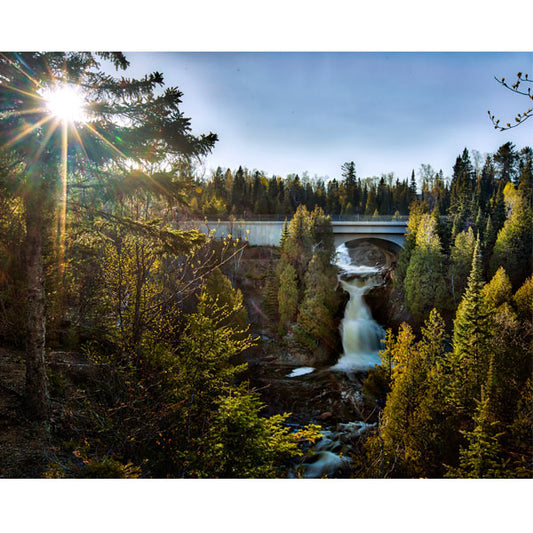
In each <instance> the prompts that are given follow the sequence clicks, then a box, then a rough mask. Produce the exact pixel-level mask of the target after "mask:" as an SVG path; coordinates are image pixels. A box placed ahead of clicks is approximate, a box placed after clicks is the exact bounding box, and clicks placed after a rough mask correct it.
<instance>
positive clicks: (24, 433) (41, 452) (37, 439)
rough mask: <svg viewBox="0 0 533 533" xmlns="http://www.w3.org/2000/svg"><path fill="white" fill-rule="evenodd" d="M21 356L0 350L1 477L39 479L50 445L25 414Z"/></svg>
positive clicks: (22, 356)
mask: <svg viewBox="0 0 533 533" xmlns="http://www.w3.org/2000/svg"><path fill="white" fill-rule="evenodd" d="M24 378H25V363H24V353H23V352H20V351H15V350H8V349H6V348H2V347H0V477H2V478H35V477H41V476H42V473H43V470H44V469H45V467H46V464H47V457H48V455H49V452H50V450H51V443H50V441H49V438H48V436H47V431H46V428H45V427H44V426H43V425H40V424H36V423H35V422H32V421H30V420H29V419H28V418H27V417H26V416H25V412H24V404H23V400H22V393H23V391H24Z"/></svg>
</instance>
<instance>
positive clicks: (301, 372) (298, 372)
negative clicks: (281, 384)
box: [285, 366, 315, 378]
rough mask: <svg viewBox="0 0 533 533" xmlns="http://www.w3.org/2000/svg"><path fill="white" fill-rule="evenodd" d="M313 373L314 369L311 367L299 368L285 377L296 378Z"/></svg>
mask: <svg viewBox="0 0 533 533" xmlns="http://www.w3.org/2000/svg"><path fill="white" fill-rule="evenodd" d="M314 371H315V369H314V368H313V367H312V366H301V367H299V368H295V369H294V370H293V371H292V372H291V373H290V374H287V375H286V376H285V377H287V378H295V377H298V376H305V375H306V374H310V373H311V372H314Z"/></svg>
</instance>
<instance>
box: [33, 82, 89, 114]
mask: <svg viewBox="0 0 533 533" xmlns="http://www.w3.org/2000/svg"><path fill="white" fill-rule="evenodd" d="M42 97H43V99H44V100H45V102H46V109H47V111H48V112H49V113H51V114H52V115H53V116H54V117H56V118H57V119H59V120H60V121H62V122H63V123H75V122H85V121H86V120H87V114H86V107H85V99H84V97H83V94H82V92H81V89H80V88H79V87H78V86H76V85H72V84H69V85H58V86H56V87H54V88H52V89H49V90H47V91H45V92H44V93H43V94H42Z"/></svg>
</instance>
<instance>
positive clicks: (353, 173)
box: [191, 142, 533, 217]
mask: <svg viewBox="0 0 533 533" xmlns="http://www.w3.org/2000/svg"><path fill="white" fill-rule="evenodd" d="M532 153H533V152H532V149H531V148H530V147H529V146H526V147H524V148H523V149H517V148H516V147H515V145H514V144H513V143H511V142H507V143H505V144H503V145H502V146H500V148H499V149H498V150H497V151H496V153H494V154H487V155H486V158H485V161H484V164H483V165H482V166H481V165H478V164H476V165H474V164H473V162H472V157H471V154H470V152H469V151H468V149H467V148H465V149H464V151H463V153H462V154H460V155H458V156H457V159H456V162H455V165H454V167H453V171H452V176H451V177H446V176H444V173H443V171H442V170H439V171H435V170H434V169H433V168H432V167H431V165H428V164H422V165H421V167H420V169H419V171H418V173H417V175H415V171H414V170H413V171H412V172H411V176H410V178H405V179H400V178H398V177H395V175H394V173H388V174H383V175H381V176H380V177H365V178H361V177H359V176H358V175H357V170H356V165H355V163H354V162H353V161H349V162H346V163H344V164H343V165H342V167H341V178H340V179H337V178H333V179H331V180H329V181H328V180H325V179H324V178H317V177H315V178H309V177H308V176H307V175H306V174H304V175H303V176H302V177H300V176H299V175H298V174H289V175H287V176H286V177H285V178H282V177H281V176H276V175H273V176H271V177H267V176H266V174H265V173H264V172H260V171H257V170H254V171H250V170H248V169H247V168H243V167H242V166H240V167H239V168H238V169H237V170H231V169H229V168H227V169H226V170H223V169H222V168H221V167H218V168H217V169H216V170H215V171H214V172H212V173H211V175H210V176H209V177H208V178H201V179H200V178H196V180H195V184H196V191H195V194H194V196H193V198H192V199H191V208H192V209H193V210H194V211H198V212H200V213H202V214H204V215H220V216H223V215H234V216H244V217H246V216H248V217H250V216H253V215H288V216H292V215H293V214H294V213H295V211H296V209H297V208H298V206H300V205H305V207H306V208H307V209H308V210H309V211H312V210H313V209H314V208H315V207H320V208H321V209H323V210H324V211H325V212H326V213H327V214H329V215H367V216H368V215H369V216H375V215H403V216H405V215H407V214H408V213H409V206H410V204H411V202H412V201H413V200H414V199H415V198H421V199H422V200H425V201H427V203H428V205H429V206H430V207H431V209H434V208H437V209H438V212H439V214H440V215H447V214H450V209H451V211H452V212H453V214H456V213H457V212H459V211H461V210H460V209H457V206H458V204H462V205H463V204H466V202H470V204H471V205H470V207H472V206H473V203H476V202H477V203H478V204H482V203H484V202H487V201H489V200H490V199H491V198H492V197H493V196H494V195H495V194H496V193H497V191H498V187H501V188H502V190H503V187H504V186H505V184H506V183H507V182H509V181H511V182H513V183H514V184H515V185H516V186H521V187H522V188H523V189H527V188H530V187H531V178H530V175H531V159H532ZM476 155H477V154H476ZM464 206H465V207H466V205H464ZM474 207H475V206H474ZM463 214H467V213H466V212H464V213H463ZM470 214H471V213H470ZM476 214H477V213H474V214H473V216H476Z"/></svg>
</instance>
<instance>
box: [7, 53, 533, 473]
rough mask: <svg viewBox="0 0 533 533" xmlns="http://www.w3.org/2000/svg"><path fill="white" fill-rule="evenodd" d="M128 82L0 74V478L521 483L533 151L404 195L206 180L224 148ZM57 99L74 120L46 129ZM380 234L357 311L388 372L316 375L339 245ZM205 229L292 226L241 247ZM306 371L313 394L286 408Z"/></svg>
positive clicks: (64, 59)
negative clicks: (375, 276)
mask: <svg viewBox="0 0 533 533" xmlns="http://www.w3.org/2000/svg"><path fill="white" fill-rule="evenodd" d="M104 66H106V68H104ZM128 66H129V63H128V60H127V58H126V56H125V55H123V54H122V53H118V52H109V53H104V52H99V53H88V52H87V53H85V52H83V53H82V52H69V53H64V52H56V53H55V52H47V53H44V52H22V53H13V52H9V53H1V54H0V418H1V420H2V422H1V424H2V425H1V427H0V477H3V478H48V479H51V478H71V479H72V478H77V479H79V478H82V479H87V478H301V477H337V478H531V476H532V464H533V462H532V461H533V457H532V455H533V439H532V431H533V379H532V378H533V376H532V357H531V354H532V353H533V279H532V272H533V250H532V245H533V197H532V194H533V193H532V180H533V149H532V148H531V147H529V146H521V147H518V146H515V145H514V144H513V143H512V142H502V145H501V146H500V147H499V149H498V150H497V151H496V152H494V153H490V154H483V155H481V154H479V153H478V152H476V151H475V150H474V149H472V148H470V149H469V148H466V147H465V148H464V150H463V151H462V152H461V153H460V154H458V155H457V158H456V161H455V164H454V165H453V168H451V169H443V170H438V171H437V170H434V169H433V168H432V167H431V165H429V164H423V165H422V166H421V167H420V168H419V169H416V170H415V169H414V168H413V171H412V173H411V174H410V175H409V176H404V177H397V176H395V175H394V174H387V175H381V176H370V177H368V176H365V177H363V176H359V175H358V173H357V165H356V162H354V161H347V162H342V161H340V162H339V175H338V176H336V177H333V178H332V179H329V178H321V177H316V176H315V177H313V178H311V177H309V175H308V174H304V175H302V176H298V175H296V174H289V175H287V176H285V177H282V176H277V175H269V174H268V173H266V172H263V171H259V170H257V169H252V170H249V169H247V168H246V167H245V166H239V167H238V168H237V169H230V168H220V167H219V168H217V169H216V170H214V171H212V172H209V173H208V174H206V173H205V172H202V171H201V168H202V166H201V162H202V159H203V158H205V156H207V155H208V154H210V153H211V152H212V150H213V148H214V147H215V145H216V143H217V142H218V136H217V134H216V133H213V132H206V133H202V134H193V129H192V124H193V121H194V117H193V118H192V119H191V118H188V117H185V116H184V114H183V112H182V109H181V107H180V106H181V104H182V97H183V95H182V93H181V92H180V90H179V89H178V88H177V87H169V86H167V85H166V84H165V80H164V77H163V74H161V73H159V72H153V73H150V74H147V75H146V76H144V77H141V78H130V77H128V71H127V68H128ZM111 70H113V72H114V73H113V74H109V72H110V71H111ZM526 78H527V77H526ZM65 87H67V88H68V90H69V91H70V92H69V93H63V94H62V95H61V98H62V100H66V99H68V98H70V97H72V98H74V96H75V95H76V94H78V93H79V94H81V96H82V98H83V102H84V103H83V106H84V113H85V115H84V116H83V118H79V117H73V116H70V117H66V116H65V115H61V113H60V111H59V110H58V109H56V108H54V107H53V106H52V104H51V102H52V96H53V95H54V94H55V93H54V91H56V92H57V91H59V90H61V89H62V88H63V89H64V88H65ZM528 126H529V124H526V125H524V126H523V127H528ZM448 173H449V175H447V174H448ZM380 217H381V218H384V219H387V220H405V221H406V223H407V232H406V235H405V243H404V246H403V248H402V249H401V250H400V251H397V253H396V255H395V259H394V264H393V265H392V266H391V267H390V269H389V270H388V272H387V280H386V285H385V286H384V287H385V288H383V289H382V292H376V293H375V294H374V293H373V295H372V294H371V295H369V296H368V298H367V302H368V303H369V306H370V308H371V309H372V312H373V313H374V315H375V316H377V318H378V320H379V321H380V323H381V325H382V326H383V327H384V330H385V333H384V338H383V340H382V343H381V350H380V354H379V355H380V360H381V363H380V364H379V365H375V366H373V367H372V368H370V369H368V370H366V371H364V372H357V373H353V374H350V373H347V374H342V373H340V374H339V373H335V372H330V371H329V370H328V369H329V368H330V367H331V366H333V365H334V364H335V363H336V361H337V360H338V358H339V357H340V355H341V354H342V351H343V345H342V339H341V334H340V325H341V322H342V319H343V317H344V311H345V307H346V303H347V299H348V297H347V295H346V292H345V291H343V290H342V289H341V288H340V286H339V279H338V276H339V271H338V267H337V265H336V256H337V250H336V248H335V245H334V236H333V227H332V221H334V220H337V219H339V218H344V219H346V220H360V219H364V220H371V219H379V218H380ZM203 219H214V220H216V219H220V220H237V219H244V220H247V219H251V220H253V219H259V220H280V221H282V222H283V223H284V225H283V231H282V233H281V237H280V242H279V245H278V246H254V245H252V244H250V243H248V242H247V241H246V239H244V240H242V239H237V238H234V237H231V236H227V237H225V238H215V237H214V236H213V235H212V234H209V235H207V234H204V233H202V232H201V231H200V230H199V229H194V228H191V227H190V221H191V220H203ZM378 300H379V302H378ZM387 306H388V307H387ZM385 307H387V309H385ZM303 367H305V368H307V367H313V368H314V367H316V368H319V369H321V371H323V374H321V376H325V377H323V378H320V379H319V378H316V379H314V378H313V379H314V381H313V380H311V379H310V378H309V379H307V381H306V380H305V379H304V380H303V381H302V383H303V385H301V388H298V386H297V385H295V383H297V378H294V379H292V378H288V377H287V375H288V372H289V371H290V370H293V369H296V368H303ZM315 373H316V374H318V372H315ZM309 375H310V376H314V375H315V374H309ZM302 378H303V376H302ZM291 379H292V381H291ZM354 420H357V423H358V424H359V425H358V426H357V428H358V431H357V432H355V431H353V432H352V433H350V435H349V436H348V437H346V439H347V440H344V441H342V444H339V446H338V447H337V448H336V449H335V453H334V454H332V455H331V456H329V457H332V456H333V455H335V457H336V459H335V460H336V461H337V462H336V463H335V468H333V467H332V468H331V469H329V470H328V469H324V470H321V471H320V472H319V473H318V474H316V475H315V476H312V475H310V474H309V473H310V472H312V471H313V468H314V467H313V464H315V467H316V464H318V463H314V461H315V459H316V457H318V455H317V454H320V450H321V446H323V445H324V443H325V442H326V441H328V439H329V440H333V439H334V437H333V436H332V435H333V434H334V433H335V432H337V431H341V429H342V430H343V431H344V430H345V431H348V430H347V429H346V428H347V427H348V426H349V427H350V428H353V424H354ZM350 424H352V426H350ZM328 453H330V452H328ZM322 454H324V452H322Z"/></svg>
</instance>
